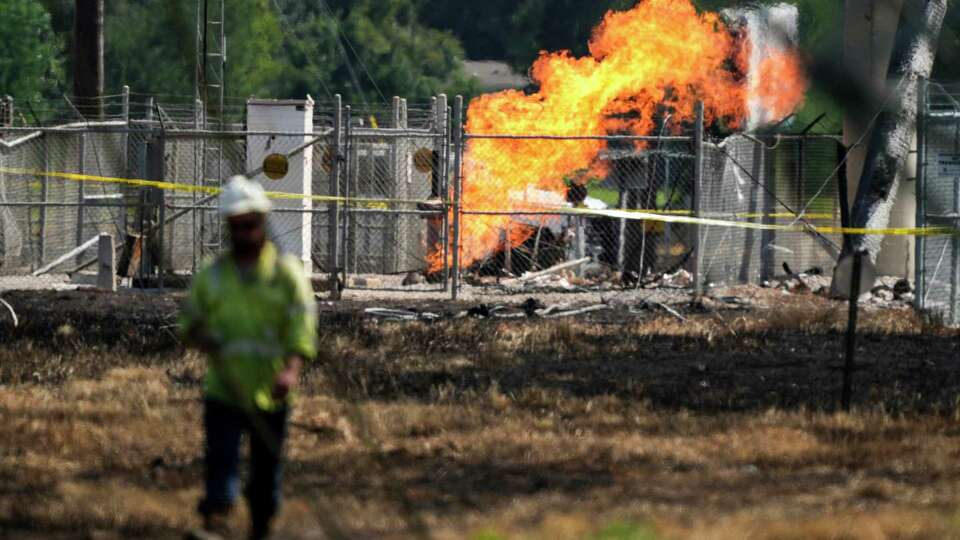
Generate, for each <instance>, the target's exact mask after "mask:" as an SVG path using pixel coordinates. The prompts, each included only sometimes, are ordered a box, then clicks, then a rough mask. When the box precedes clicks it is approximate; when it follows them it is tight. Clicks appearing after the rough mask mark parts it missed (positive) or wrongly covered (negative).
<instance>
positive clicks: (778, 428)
mask: <svg viewBox="0 0 960 540" xmlns="http://www.w3.org/2000/svg"><path fill="white" fill-rule="evenodd" d="M4 298H5V299H6V300H7V301H8V302H10V303H11V305H13V306H14V308H15V309H17V310H18V314H19V316H20V319H21V324H20V326H19V327H17V328H13V327H12V325H10V324H9V323H8V322H7V321H4V322H3V323H2V324H3V326H0V342H2V348H0V383H2V385H0V533H2V534H3V535H5V536H8V537H25V538H47V537H53V538H88V537H92V538H112V537H122V538H129V537H152V538H179V537H180V536H181V535H182V531H183V530H184V529H186V528H189V527H191V526H194V525H195V524H196V518H195V516H194V513H193V508H194V504H195V502H196V500H197V498H198V497H199V493H200V491H199V490H200V478H201V473H202V461H201V457H200V442H201V439H200V437H201V433H200V402H199V397H200V380H201V377H202V374H203V370H204V363H203V360H202V359H201V358H200V357H199V356H197V355H196V354H194V353H188V352H184V351H183V350H182V349H180V348H179V346H178V344H177V342H176V339H175V337H174V334H173V332H172V327H171V325H172V324H173V317H174V316H175V310H176V305H177V299H176V298H175V297H159V296H152V295H122V296H120V297H117V296H110V295H100V294H96V293H89V292H71V293H38V292H33V293H5V294H4ZM362 307H363V305H362V304H355V303H350V302H344V303H340V304H336V305H325V306H323V307H322V312H321V313H322V317H321V319H322V323H321V326H322V332H321V334H322V340H323V343H322V349H323V350H324V351H326V353H327V354H326V358H325V360H324V361H322V362H318V363H316V364H315V365H313V366H311V367H310V369H309V370H308V371H307V373H306V375H305V378H304V381H303V387H302V395H301V399H300V401H299V404H298V407H297V408H296V411H295V413H294V415H293V418H292V423H291V438H290V444H289V447H288V457H289V464H288V467H287V472H286V475H287V476H286V478H287V480H286V483H285V485H284V489H285V497H286V501H285V506H284V509H283V511H282V515H281V517H280V522H279V524H278V533H277V537H278V538H407V537H414V538H417V537H427V536H429V537H431V538H731V539H733V538H857V539H859V538H863V539H874V538H951V537H960V520H958V517H957V516H958V514H957V511H956V508H957V503H958V501H960V459H958V458H960V416H958V415H960V409H958V402H957V396H958V395H960V372H958V370H957V360H956V358H957V347H956V343H957V337H958V336H957V335H956V333H955V332H953V331H951V330H947V329H944V328H941V327H939V326H937V325H935V324H932V323H928V322H925V321H923V320H921V319H920V318H918V317H916V316H915V315H914V314H913V313H912V312H911V311H909V310H891V309H875V310H867V311H866V312H865V313H864V314H863V317H862V319H863V322H862V325H861V328H862V335H861V339H860V342H859V358H860V365H859V366H858V370H857V372H856V379H855V382H856V387H855V389H856V392H855V400H854V404H855V410H854V411H853V412H852V413H849V414H846V413H841V412H837V411H836V402H837V400H838V394H839V387H840V366H841V364H842V360H841V355H840V352H841V346H842V345H841V341H842V339H841V334H840V332H841V330H842V328H843V325H844V317H845V306H844V304H839V303H832V302H829V301H827V300H824V299H821V298H818V297H815V296H812V295H782V294H780V293H779V291H776V294H773V293H771V294H768V295H767V296H766V297H763V298H760V297H757V298H755V299H754V301H753V302H751V304H750V307H749V308H746V309H714V308H715V306H714V305H713V304H711V303H702V302H701V303H693V304H690V303H687V304H683V305H676V306H674V308H675V310H676V311H677V312H678V314H679V315H680V316H681V317H682V318H683V319H684V320H681V318H679V317H678V316H677V315H675V314H671V313H669V312H667V311H664V310H662V309H657V308H656V306H648V307H647V308H646V309H636V306H634V309H628V308H627V307H626V306H613V307H611V309H609V310H606V311H602V312H595V313H589V314H584V315H582V316H578V317H572V318H566V319H558V320H544V319H538V318H517V319H506V320H492V319H482V318H473V317H457V316H456V315H457V314H458V313H459V312H460V311H461V310H462V309H464V308H465V307H464V306H439V305H438V306H425V305H424V306H419V307H418V309H427V308H429V309H432V310H433V311H436V312H438V313H439V314H440V315H441V317H440V318H439V319H438V320H436V321H434V322H429V323H428V322H421V321H401V322H385V321H382V320H378V319H374V318H370V317H366V316H364V315H363V310H362ZM444 310H445V311H444ZM242 514H243V509H240V510H239V512H238V514H237V515H236V516H235V517H236V519H235V522H236V526H237V529H236V530H237V533H238V536H239V535H240V534H242V531H243V529H242V527H243V524H244V523H245V520H243V519H242Z"/></svg>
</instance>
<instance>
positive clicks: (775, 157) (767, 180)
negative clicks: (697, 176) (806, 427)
mask: <svg viewBox="0 0 960 540" xmlns="http://www.w3.org/2000/svg"><path fill="white" fill-rule="evenodd" d="M703 151H704V174H703V183H702V186H701V187H702V190H701V197H700V201H701V203H700V215H701V216H703V217H708V218H717V219H723V220H730V221H738V222H746V223H750V224H758V225H761V227H758V228H739V227H722V226H719V227H714V226H702V227H700V240H699V246H700V258H699V264H700V268H699V270H700V272H699V274H700V276H701V279H702V280H703V284H704V285H705V286H707V287H709V286H711V285H713V284H721V283H723V284H730V283H759V282H762V281H764V280H768V279H771V278H773V277H774V276H777V275H783V274H792V273H813V274H818V273H823V272H825V271H829V270H830V268H831V266H832V263H833V262H834V261H836V256H837V255H838V253H839V251H840V248H841V245H842V238H840V236H839V235H835V234H823V233H820V232H818V231H817V227H818V226H821V227H833V228H835V227H839V226H840V207H839V203H838V200H839V197H838V185H839V183H840V182H839V177H838V176H837V175H838V173H839V171H838V170H837V165H838V164H839V163H840V160H841V159H842V156H843V152H844V150H843V146H842V144H841V143H840V141H839V138H838V137H831V136H818V135H817V136H784V135H779V136H776V137H762V138H758V137H752V136H744V135H733V136H730V137H727V138H726V139H723V140H722V141H717V142H707V143H706V144H705V145H704V150H703ZM776 225H802V226H804V227H805V228H806V231H804V232H796V231H783V230H777V227H776ZM762 226H768V227H762Z"/></svg>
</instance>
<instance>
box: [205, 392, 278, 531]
mask: <svg viewBox="0 0 960 540" xmlns="http://www.w3.org/2000/svg"><path fill="white" fill-rule="evenodd" d="M203 427H204V431H205V433H206V444H205V451H206V456H205V462H206V496H205V497H204V499H203V500H202V501H200V505H199V508H198V510H199V511H200V513H201V514H202V515H204V516H207V515H210V514H218V513H226V512H229V511H230V509H231V508H232V507H233V502H234V500H235V499H236V498H237V495H238V493H239V488H240V476H239V465H240V438H241V436H242V435H243V434H244V433H247V434H248V435H249V438H250V480H249V482H248V483H247V489H246V493H245V495H246V498H247V503H248V504H249V506H250V517H251V520H252V521H253V528H254V530H260V529H264V530H265V529H266V528H269V523H270V520H271V519H272V518H273V516H274V514H276V512H277V510H278V509H279V507H280V480H281V477H282V473H283V461H282V456H283V442H284V438H285V436H286V428H287V410H286V408H284V409H282V410H279V411H276V412H263V411H256V412H254V411H245V410H242V409H238V408H236V407H232V406H230V405H227V404H224V403H222V402H219V401H216V400H213V399H207V400H205V401H204V411H203Z"/></svg>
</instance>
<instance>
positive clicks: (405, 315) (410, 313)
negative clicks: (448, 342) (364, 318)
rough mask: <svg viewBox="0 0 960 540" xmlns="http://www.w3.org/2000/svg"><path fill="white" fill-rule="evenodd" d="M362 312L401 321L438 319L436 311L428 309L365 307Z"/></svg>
mask: <svg viewBox="0 0 960 540" xmlns="http://www.w3.org/2000/svg"><path fill="white" fill-rule="evenodd" d="M363 312H364V313H365V314H367V315H373V316H374V317H383V318H385V319H397V320H402V321H416V320H422V321H432V320H435V319H439V318H440V315H438V314H436V313H430V312H428V311H414V310H408V309H393V308H377V307H372V308H366V309H364V310H363Z"/></svg>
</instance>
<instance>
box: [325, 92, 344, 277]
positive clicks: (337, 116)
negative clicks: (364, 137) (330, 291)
mask: <svg viewBox="0 0 960 540" xmlns="http://www.w3.org/2000/svg"><path fill="white" fill-rule="evenodd" d="M342 107H343V104H342V98H341V97H340V94H337V95H335V96H333V131H332V133H331V134H330V147H329V148H328V149H327V153H328V155H330V156H331V158H330V159H331V163H330V173H329V174H330V182H329V187H328V190H329V192H330V196H331V197H339V196H340V161H341V155H340V143H341V139H342V137H341V131H342V130H343V124H342V120H343V118H342V116H341V108H342ZM327 212H328V215H329V217H328V218H327V227H328V228H327V243H328V252H327V265H328V268H327V271H328V272H329V273H330V274H331V275H334V274H335V273H336V272H337V268H338V266H337V265H338V264H339V263H340V203H338V202H336V203H333V204H331V205H329V207H328V208H327Z"/></svg>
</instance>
